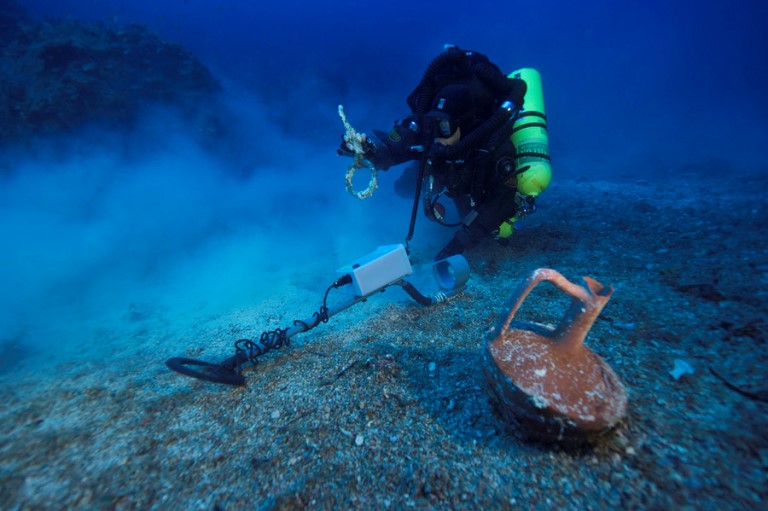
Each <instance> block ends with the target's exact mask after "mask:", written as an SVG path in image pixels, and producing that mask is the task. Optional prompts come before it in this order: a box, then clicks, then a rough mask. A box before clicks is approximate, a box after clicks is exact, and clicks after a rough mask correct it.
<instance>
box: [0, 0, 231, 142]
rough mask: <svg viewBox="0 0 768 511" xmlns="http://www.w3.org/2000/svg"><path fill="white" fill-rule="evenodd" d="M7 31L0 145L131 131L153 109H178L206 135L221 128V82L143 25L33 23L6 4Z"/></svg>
mask: <svg viewBox="0 0 768 511" xmlns="http://www.w3.org/2000/svg"><path fill="white" fill-rule="evenodd" d="M0 25H1V26H2V33H3V38H1V39H0V45H2V46H1V53H0V141H3V142H5V141H8V140H24V139H28V138H30V137H33V136H36V135H40V134H56V133H64V132H70V131H73V130H75V129H77V128H80V127H83V126H85V125H88V124H94V123H98V124H102V125H106V126H110V127H116V128H120V127H124V126H129V125H130V124H131V122H132V121H134V120H135V119H136V117H137V115H138V114H139V113H140V111H141V109H142V107H143V106H145V105H147V104H152V103H160V104H164V105H172V106H175V107H178V109H179V110H180V111H181V112H182V113H183V114H185V115H186V116H189V117H190V118H191V119H192V120H193V121H194V122H196V123H198V124H200V125H201V126H200V129H201V130H203V131H208V132H210V131H212V130H215V129H216V128H215V127H214V128H212V127H211V126H212V125H215V124H216V122H215V121H214V120H213V119H214V118H215V116H214V114H213V111H212V107H211V105H212V100H213V98H214V95H215V93H216V92H217V91H218V90H219V89H220V86H219V84H218V82H217V81H216V80H215V78H214V77H213V76H212V74H211V73H210V72H209V70H208V69H207V68H206V67H205V66H204V65H203V64H202V63H201V62H200V61H198V60H197V59H196V58H195V57H194V56H193V55H192V54H191V53H190V52H189V51H188V50H187V49H185V48H184V47H182V46H181V45H179V44H175V43H171V42H167V41H164V40H162V39H161V38H160V37H158V36H157V35H155V34H154V33H152V32H151V31H149V30H148V29H147V28H145V27H143V26H140V25H130V26H122V27H121V26H106V25H104V24H86V23H82V22H78V21H72V20H52V21H46V22H44V23H40V24H31V23H29V22H27V21H26V20H25V19H24V18H23V12H22V11H21V10H20V9H18V7H17V6H16V5H15V4H14V3H13V2H9V1H6V0H0ZM202 125H205V126H202ZM209 134H210V133H209Z"/></svg>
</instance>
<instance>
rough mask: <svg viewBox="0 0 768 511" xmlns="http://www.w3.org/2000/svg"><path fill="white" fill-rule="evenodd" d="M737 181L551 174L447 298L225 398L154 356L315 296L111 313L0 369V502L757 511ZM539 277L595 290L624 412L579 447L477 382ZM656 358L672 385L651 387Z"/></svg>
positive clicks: (744, 246)
mask: <svg viewBox="0 0 768 511" xmlns="http://www.w3.org/2000/svg"><path fill="white" fill-rule="evenodd" d="M736 181H737V180H735V179H731V180H728V181H725V180H723V179H721V178H720V177H719V176H718V175H717V174H716V173H711V174H709V175H707V174H706V172H701V169H692V170H691V172H690V173H687V174H686V173H685V172H683V173H680V174H679V175H677V176H676V177H672V178H666V179H665V180H664V181H663V182H659V181H652V180H633V181H629V182H618V181H611V180H605V181H592V182H588V181H562V182H557V183H555V184H554V185H553V186H552V187H551V188H550V189H549V190H547V192H546V194H545V195H543V196H542V197H541V200H540V201H539V204H540V209H539V211H538V212H537V213H536V214H535V215H533V216H532V217H530V218H529V219H526V221H525V224H524V226H523V229H521V230H520V231H519V232H518V233H516V234H515V243H514V244H513V245H512V246H510V247H502V246H498V245H496V244H494V243H489V244H487V245H483V246H482V247H480V248H478V249H475V250H473V251H471V252H469V253H468V254H467V256H468V259H469V260H470V264H471V266H472V277H471V278H470V281H469V283H468V289H467V291H466V292H465V293H463V294H461V295H460V296H458V297H456V298H454V299H452V300H451V301H449V302H447V303H444V304H439V305H436V306H433V307H430V308H423V307H420V306H419V305H417V304H415V303H414V302H412V301H411V300H410V299H409V298H408V297H407V296H406V295H405V294H404V293H403V292H402V290H400V289H399V288H394V289H389V290H387V291H386V293H383V294H382V295H380V297H379V296H376V297H373V298H371V299H370V300H368V301H367V302H366V303H364V304H358V305H356V306H354V307H353V308H351V309H349V310H347V311H345V312H343V313H341V314H339V315H338V316H336V317H334V318H332V319H331V321H330V322H329V323H328V324H324V325H321V326H319V327H318V328H316V329H314V330H312V331H311V332H308V333H305V334H302V335H299V336H296V337H295V338H294V339H293V341H292V343H291V345H290V346H289V347H284V348H283V349H281V350H279V351H275V352H271V353H269V354H267V355H265V356H264V357H263V358H262V360H261V362H260V363H259V364H258V365H257V366H256V367H255V368H248V369H246V372H245V374H246V376H247V379H248V380H247V385H246V386H244V387H231V386H224V385H216V384H211V383H207V382H201V381H197V380H193V379H190V378H186V377H183V376H181V375H178V374H175V373H172V372H170V371H169V370H168V369H167V368H166V367H165V365H164V361H165V360H166V359H167V358H169V357H173V356H186V357H196V358H203V359H207V360H212V361H219V360H221V359H223V358H226V357H228V356H230V355H232V353H233V350H232V343H233V341H234V340H236V339H238V338H240V337H244V336H255V335H258V334H259V333H260V331H261V330H263V329H272V328H277V327H285V326H289V325H290V324H291V322H292V321H293V320H294V319H302V318H306V317H307V316H308V315H310V314H311V313H312V312H313V311H314V310H316V309H317V307H316V306H315V305H314V304H317V306H319V304H320V301H321V298H322V297H321V296H316V294H314V293H310V292H309V291H308V290H306V289H300V288H296V289H286V290H285V293H284V294H281V293H279V292H278V293H276V294H275V297H274V298H272V299H270V300H267V301H265V302H264V303H262V304H261V305H260V306H259V307H258V308H253V309H247V310H237V311H231V313H230V314H227V315H225V316H219V317H200V318H199V319H197V320H196V321H195V322H192V323H188V325H189V326H187V327H184V328H185V330H184V331H180V329H179V326H178V325H177V324H175V323H174V320H173V318H170V317H166V316H165V315H164V312H163V311H162V310H158V311H152V310H149V311H127V312H126V315H125V318H124V320H123V321H122V322H121V323H119V324H115V325H111V326H110V328H109V329H105V335H104V337H103V338H101V339H98V340H97V339H94V340H93V342H94V343H96V342H98V343H100V344H101V345H102V346H104V357H103V358H102V359H101V360H102V361H101V362H94V361H89V362H82V361H80V362H78V361H76V360H75V359H70V360H64V361H61V362H60V363H58V364H55V365H51V366H50V367H49V366H41V367H39V368H36V369H35V368H32V369H31V368H30V367H29V366H26V367H25V368H22V369H21V370H19V371H14V372H6V373H5V374H3V375H2V376H1V377H0V393H1V394H0V423H2V429H3V434H2V437H0V508H1V509H7V510H17V509H18V510H24V509H56V510H60V509H163V510H166V509H180V510H193V509H202V510H230V509H263V510H268V509H412V508H415V509H579V510H585V509H659V510H662V509H664V510H666V509H712V510H715V509H716V510H729V509H760V508H765V507H766V506H768V504H767V503H766V500H768V415H767V413H768V403H766V402H765V399H766V398H768V396H767V395H766V394H767V393H766V390H767V389H768V383H766V369H767V368H768V345H767V343H766V333H767V332H768V324H767V323H766V319H765V318H766V316H765V314H766V311H767V310H768V307H766V305H767V304H768V236H766V232H768V229H766V228H767V227H768V204H767V203H766V201H765V195H764V192H765V191H766V190H768V175H752V176H744V177H743V178H741V179H739V180H738V184H739V186H738V187H736V186H733V187H732V188H728V186H729V185H728V183H731V182H736ZM420 221H423V220H420ZM419 258H421V259H423V260H419ZM414 259H415V260H414V263H416V264H425V263H426V262H427V261H428V257H427V255H426V254H424V255H419V254H416V255H415V256H414ZM539 267H550V268H554V269H557V270H558V271H559V272H561V273H562V274H563V275H565V276H566V277H567V278H568V279H570V280H571V281H578V280H579V279H580V277H581V276H585V275H587V276H591V277H594V278H596V279H597V280H599V281H600V282H601V283H603V284H605V285H612V286H614V287H615V288H616V290H615V292H614V295H613V297H612V299H611V300H610V302H609V303H608V305H607V307H606V309H605V310H604V311H603V313H602V314H601V316H600V318H599V319H598V321H597V323H596V324H595V325H594V327H593V328H592V331H591V332H590V335H589V336H588V338H587V341H586V344H587V345H588V346H589V347H590V348H591V349H592V350H593V351H595V352H596V353H598V354H599V355H601V356H602V357H603V358H604V359H605V360H606V361H607V362H608V363H609V364H610V365H611V366H612V367H613V368H614V369H615V371H616V372H617V373H618V374H619V376H620V377H621V378H622V379H623V381H624V382H625V384H626V386H627V388H628V390H629V396H630V397H629V399H630V401H629V415H628V418H627V420H626V421H625V422H624V423H622V424H621V425H620V427H619V428H618V430H617V431H616V432H615V433H614V434H613V435H611V436H609V437H607V438H605V439H604V440H603V441H601V442H600V443H598V444H596V445H589V446H581V447H564V446H558V445H548V444H542V443H536V442H531V441H529V440H527V439H526V437H525V435H524V432H523V431H522V430H521V429H520V427H519V426H518V425H516V424H509V423H505V422H504V421H503V420H502V419H501V417H500V415H499V414H498V413H497V412H496V410H495V408H494V404H493V402H492V400H491V398H490V394H489V392H488V389H487V387H486V381H485V376H484V374H483V367H482V360H483V359H482V351H483V342H484V340H485V335H486V332H487V331H488V329H489V328H490V327H491V326H493V325H494V323H495V322H496V320H497V317H498V314H499V312H500V310H501V308H502V306H503V305H504V303H505V302H506V300H507V299H508V297H509V295H510V293H511V292H512V290H513V289H514V288H515V286H516V285H517V284H518V283H519V282H520V280H521V279H522V278H524V277H525V276H526V275H527V274H528V273H529V272H530V271H531V270H533V269H535V268H539ZM332 278H333V276H331V279H332ZM329 283H330V282H329ZM334 296H335V295H334V294H333V293H332V294H331V299H333V298H334ZM566 303H567V298H566V297H565V296H563V295H562V294H560V293H559V291H557V290H556V289H555V288H554V287H552V286H549V285H542V286H539V287H537V288H536V290H535V291H534V292H533V293H532V294H531V295H530V296H529V297H528V299H527V300H526V302H525V305H524V307H523V309H521V311H520V313H519V314H518V317H520V318H521V319H526V320H529V321H536V322H541V323H548V324H552V323H556V322H557V321H558V320H559V318H560V316H561V315H562V313H563V311H564V308H565V304H566ZM255 318H258V321H255ZM106 332H109V333H108V334H107V333H106ZM120 342H124V343H125V345H124V346H121V345H120V344H119V343H120ZM676 359H679V360H683V361H685V362H687V363H688V364H690V366H691V367H692V368H693V371H694V372H693V374H686V375H684V376H682V377H680V378H679V379H675V378H673V376H672V374H671V373H670V371H672V369H673V367H674V364H675V360H676ZM713 371H714V372H716V373H717V374H719V375H720V376H722V378H723V379H725V380H727V381H728V382H729V384H726V382H725V381H724V380H723V379H721V378H718V377H717V376H716V375H715V374H714V373H713Z"/></svg>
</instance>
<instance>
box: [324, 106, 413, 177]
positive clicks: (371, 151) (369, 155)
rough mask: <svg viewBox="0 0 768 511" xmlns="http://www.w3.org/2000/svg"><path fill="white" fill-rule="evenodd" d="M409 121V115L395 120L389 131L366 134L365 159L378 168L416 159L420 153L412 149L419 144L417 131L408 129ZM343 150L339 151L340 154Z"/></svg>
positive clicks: (374, 131) (385, 167) (382, 168)
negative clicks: (397, 120)
mask: <svg viewBox="0 0 768 511" xmlns="http://www.w3.org/2000/svg"><path fill="white" fill-rule="evenodd" d="M410 121H411V118H410V117H409V118H406V119H404V120H402V121H399V122H396V123H395V125H394V126H393V127H392V129H391V130H389V133H385V132H383V131H380V130H373V134H372V135H366V136H365V141H364V142H363V146H364V147H365V159H366V160H369V161H370V162H371V163H373V165H374V166H375V167H376V168H377V169H378V170H387V169H389V168H390V167H393V166H395V165H399V164H401V163H404V162H406V161H409V160H415V159H417V158H418V157H419V156H420V153H419V152H417V151H415V150H414V146H417V145H418V144H420V140H419V137H418V133H415V132H414V131H412V130H411V129H409V127H408V126H409V124H410ZM342 145H344V144H343V143H342ZM343 152H344V151H339V153H340V154H341V153H343ZM346 154H352V153H349V152H347V153H346Z"/></svg>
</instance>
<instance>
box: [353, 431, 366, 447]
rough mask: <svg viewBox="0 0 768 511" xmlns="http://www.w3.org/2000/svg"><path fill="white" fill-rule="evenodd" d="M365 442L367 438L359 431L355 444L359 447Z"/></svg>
mask: <svg viewBox="0 0 768 511" xmlns="http://www.w3.org/2000/svg"><path fill="white" fill-rule="evenodd" d="M363 442H365V439H364V438H363V435H361V434H360V433H358V434H357V436H356V437H355V445H356V446H358V447H359V446H361V445H363Z"/></svg>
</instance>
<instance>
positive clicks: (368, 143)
mask: <svg viewBox="0 0 768 511" xmlns="http://www.w3.org/2000/svg"><path fill="white" fill-rule="evenodd" d="M345 137H346V135H342V136H341V144H339V148H338V149H336V153H337V154H338V155H339V156H355V151H353V150H352V149H350V148H349V146H348V145H347V144H348V142H347V140H346V138H345ZM362 145H363V151H364V152H363V157H364V158H366V159H368V158H370V157H371V156H372V155H373V154H374V153H375V152H376V144H375V143H374V142H373V141H372V140H371V139H370V138H368V137H366V138H365V140H363V144H362Z"/></svg>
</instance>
